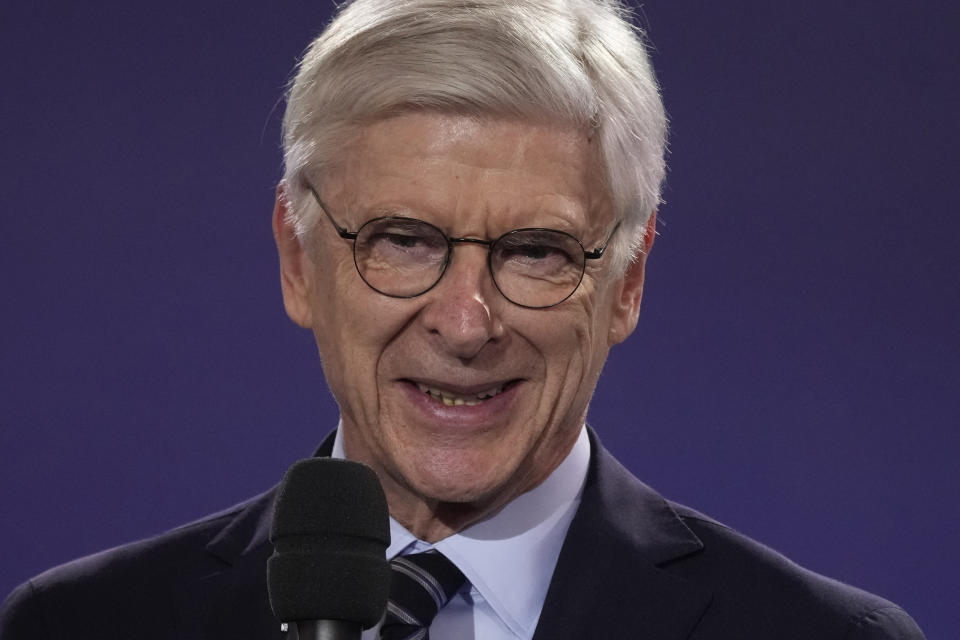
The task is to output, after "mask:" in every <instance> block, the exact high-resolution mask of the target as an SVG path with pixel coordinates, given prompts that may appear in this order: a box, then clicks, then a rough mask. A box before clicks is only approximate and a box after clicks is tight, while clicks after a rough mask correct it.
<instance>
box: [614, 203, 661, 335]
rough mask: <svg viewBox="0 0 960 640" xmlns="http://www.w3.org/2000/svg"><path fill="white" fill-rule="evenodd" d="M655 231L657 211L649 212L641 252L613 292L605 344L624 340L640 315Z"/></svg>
mask: <svg viewBox="0 0 960 640" xmlns="http://www.w3.org/2000/svg"><path fill="white" fill-rule="evenodd" d="M656 232H657V212H656V211H654V212H653V213H651V214H650V220H648V221H647V227H646V229H645V230H644V235H643V252H642V253H641V254H640V255H638V256H637V257H636V258H635V259H634V260H633V261H632V262H631V263H630V266H629V267H627V271H626V273H625V274H623V276H621V278H620V282H619V290H618V291H616V292H614V299H613V301H612V304H613V309H612V313H611V317H610V332H609V335H608V338H607V344H608V345H609V346H611V347H612V346H613V345H615V344H619V343H621V342H623V341H624V340H626V339H627V338H628V337H629V336H630V334H631V333H633V330H634V329H635V328H636V327H637V319H638V318H639V317H640V300H641V298H643V279H644V275H645V273H646V268H647V256H648V255H650V250H651V249H652V248H653V238H654V236H655V235H656Z"/></svg>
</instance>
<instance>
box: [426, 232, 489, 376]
mask: <svg viewBox="0 0 960 640" xmlns="http://www.w3.org/2000/svg"><path fill="white" fill-rule="evenodd" d="M428 295H429V296H430V297H429V302H428V303H427V306H426V308H425V309H424V310H423V314H422V316H421V317H422V321H423V323H424V326H425V327H426V329H427V330H428V331H429V332H430V334H431V335H432V336H433V337H434V339H435V340H436V341H437V342H438V343H439V344H440V346H441V348H442V349H443V350H444V351H446V352H447V353H449V354H450V355H453V356H456V357H457V358H460V359H461V360H469V359H471V358H473V357H475V356H476V355H477V354H479V353H480V352H481V351H482V350H483V349H484V347H485V346H487V345H488V344H490V343H494V342H498V341H499V340H500V339H501V338H502V337H503V333H504V329H503V324H502V321H501V318H500V309H501V307H502V303H501V298H502V296H501V295H500V293H499V292H498V291H497V289H496V286H495V285H494V284H493V279H492V278H491V276H490V270H489V268H488V266H487V249H486V247H483V246H477V245H460V246H457V247H456V248H455V249H454V250H453V252H452V254H451V256H450V264H449V265H447V269H446V271H445V272H444V274H443V278H441V280H440V282H439V283H437V286H435V287H434V288H433V290H432V291H430V293H429V294H428Z"/></svg>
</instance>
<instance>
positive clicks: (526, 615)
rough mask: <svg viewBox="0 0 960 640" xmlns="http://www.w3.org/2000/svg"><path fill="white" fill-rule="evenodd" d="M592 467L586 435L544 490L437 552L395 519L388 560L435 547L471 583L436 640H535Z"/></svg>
mask: <svg viewBox="0 0 960 640" xmlns="http://www.w3.org/2000/svg"><path fill="white" fill-rule="evenodd" d="M341 433H342V429H338V430H337V435H336V439H335V440H334V443H333V453H332V457H334V458H345V457H346V456H345V455H344V451H343V440H342V435H341ZM589 462H590V441H589V439H588V438H587V431H586V429H585V428H581V430H580V436H579V437H578V438H577V441H576V443H575V444H574V445H573V449H572V450H571V451H570V453H569V454H568V455H567V457H566V458H565V459H564V461H563V462H562V463H560V466H558V467H557V468H556V469H554V471H553V473H551V474H550V475H549V476H548V477H547V479H546V480H544V481H543V482H542V483H541V484H540V485H539V486H537V487H535V488H534V489H532V490H530V491H528V492H527V493H524V494H523V495H521V496H519V497H517V498H515V499H514V500H513V501H512V502H510V503H508V504H507V505H506V506H504V507H503V508H502V509H500V511H498V512H497V513H495V514H494V515H492V516H490V517H488V518H486V519H485V520H482V521H480V522H477V523H475V524H473V525H471V526H469V527H467V528H466V529H464V530H463V531H460V532H459V533H455V534H453V535H452V536H449V537H447V538H444V539H443V540H440V541H439V542H437V543H435V544H432V545H431V544H429V543H427V542H424V541H422V540H418V539H417V538H415V537H414V536H413V534H411V533H410V532H409V531H407V530H406V529H405V528H404V527H403V526H402V525H401V524H400V523H398V522H397V521H396V520H394V519H393V518H392V517H391V518H390V546H389V547H388V548H387V559H392V558H393V557H395V556H397V555H406V554H409V553H417V552H420V551H426V550H427V549H431V548H435V549H437V550H438V551H440V552H441V553H443V555H445V556H446V557H447V558H449V559H450V560H451V561H452V562H453V563H454V564H456V565H457V568H459V569H460V571H462V572H463V574H464V575H465V576H466V577H467V580H468V584H467V585H465V586H464V588H463V589H461V590H460V592H459V593H458V594H457V595H456V596H454V597H453V598H451V600H450V602H448V603H447V606H445V607H444V608H443V609H441V610H440V613H439V614H438V615H437V617H436V619H435V620H434V621H433V624H432V625H431V626H430V638H431V639H432V640H453V639H456V640H518V639H519V640H528V639H529V638H532V637H533V632H534V630H535V629H536V627H537V621H538V620H539V619H540V611H541V610H542V609H543V603H544V600H545V599H546V597H547V587H549V585H550V578H551V576H552V575H553V569H554V567H555V566H556V564H557V557H558V556H559V555H560V547H561V546H562V545H563V539H564V538H565V537H566V535H567V529H568V528H569V526H570V521H571V520H572V519H573V516H574V514H575V513H576V511H577V506H578V505H579V504H580V494H581V492H582V490H583V484H584V481H585V480H586V477H587V466H588V464H589ZM376 638H377V628H376V627H375V628H373V629H369V630H367V631H365V632H364V633H363V640H376Z"/></svg>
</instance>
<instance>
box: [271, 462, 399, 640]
mask: <svg viewBox="0 0 960 640" xmlns="http://www.w3.org/2000/svg"><path fill="white" fill-rule="evenodd" d="M387 513H388V512H387V499H386V496H385V495H384V493H383V488H382V487H381V486H380V481H379V480H378V479H377V476H376V474H375V473H374V472H373V470H372V469H371V468H370V467H368V466H366V465H363V464H360V463H359V462H351V461H349V460H338V459H333V458H310V459H307V460H300V461H299V462H296V463H294V464H293V466H291V467H290V468H289V469H288V470H287V473H286V475H285V476H284V478H283V482H282V483H281V485H280V494H279V497H278V498H277V505H276V508H275V509H274V516H273V527H272V529H271V531H270V541H271V542H272V543H273V547H274V552H273V555H272V556H271V557H270V559H269V561H268V562H267V587H268V591H269V594H270V606H271V608H272V609H273V613H274V614H275V615H276V616H277V618H278V619H279V620H280V621H281V622H282V623H283V624H282V625H281V628H282V629H284V630H286V631H287V640H360V634H361V632H362V630H363V629H368V628H370V627H372V626H373V625H375V624H377V622H379V621H380V618H381V617H382V616H383V612H384V610H385V609H386V607H387V597H388V595H389V591H390V565H389V564H388V563H387V561H386V551H387V546H388V545H389V544H390V524H389V520H388V515H387Z"/></svg>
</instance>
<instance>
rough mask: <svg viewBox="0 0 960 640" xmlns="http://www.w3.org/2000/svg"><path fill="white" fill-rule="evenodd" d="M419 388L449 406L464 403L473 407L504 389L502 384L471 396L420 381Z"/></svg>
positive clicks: (457, 405)
mask: <svg viewBox="0 0 960 640" xmlns="http://www.w3.org/2000/svg"><path fill="white" fill-rule="evenodd" d="M417 388H418V389H420V391H422V392H423V393H427V394H430V396H432V397H434V398H436V399H437V400H439V401H440V402H442V403H443V404H445V405H446V406H448V407H459V406H463V405H466V406H468V407H473V406H476V405H478V404H480V403H481V402H482V401H484V400H489V399H490V398H492V397H493V396H495V395H497V394H498V393H500V392H502V391H503V385H502V384H501V385H497V386H495V387H491V388H490V389H487V390H486V391H481V392H480V393H476V394H473V395H469V396H462V395H457V394H455V393H453V392H452V391H447V390H446V389H437V388H435V387H428V386H427V385H425V384H422V383H419V382H418V383H417Z"/></svg>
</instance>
